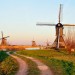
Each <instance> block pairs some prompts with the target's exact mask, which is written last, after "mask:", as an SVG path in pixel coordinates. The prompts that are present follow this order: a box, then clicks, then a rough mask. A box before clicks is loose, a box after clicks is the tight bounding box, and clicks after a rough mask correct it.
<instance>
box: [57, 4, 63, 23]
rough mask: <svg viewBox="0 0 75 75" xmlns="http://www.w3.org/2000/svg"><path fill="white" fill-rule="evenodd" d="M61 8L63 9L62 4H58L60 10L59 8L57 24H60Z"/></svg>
mask: <svg viewBox="0 0 75 75" xmlns="http://www.w3.org/2000/svg"><path fill="white" fill-rule="evenodd" d="M62 7H63V5H62V4H60V8H59V16H58V22H59V23H60V22H61V16H62Z"/></svg>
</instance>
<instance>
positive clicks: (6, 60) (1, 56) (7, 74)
mask: <svg viewBox="0 0 75 75" xmlns="http://www.w3.org/2000/svg"><path fill="white" fill-rule="evenodd" d="M17 70H18V65H17V62H16V60H15V59H13V58H12V57H10V56H9V55H7V54H6V52H5V51H0V75H14V74H15V73H16V72H17Z"/></svg>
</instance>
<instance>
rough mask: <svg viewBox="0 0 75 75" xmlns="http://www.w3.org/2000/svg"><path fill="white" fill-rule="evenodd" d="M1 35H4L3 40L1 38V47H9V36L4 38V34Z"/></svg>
mask: <svg viewBox="0 0 75 75" xmlns="http://www.w3.org/2000/svg"><path fill="white" fill-rule="evenodd" d="M1 34H2V38H0V40H1V45H2V46H6V45H8V44H7V38H8V37H9V36H6V37H4V36H3V32H1Z"/></svg>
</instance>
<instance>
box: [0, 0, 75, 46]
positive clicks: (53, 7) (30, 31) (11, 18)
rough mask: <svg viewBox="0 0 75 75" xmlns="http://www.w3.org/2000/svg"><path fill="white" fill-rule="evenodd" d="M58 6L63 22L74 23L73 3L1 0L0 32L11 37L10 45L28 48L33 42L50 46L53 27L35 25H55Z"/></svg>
mask: <svg viewBox="0 0 75 75" xmlns="http://www.w3.org/2000/svg"><path fill="white" fill-rule="evenodd" d="M60 4H63V9H62V20H61V21H62V23H67V24H68V23H69V24H75V0H0V31H3V33H4V36H10V37H9V38H7V41H8V43H9V44H17V45H31V41H32V40H33V39H34V40H35V41H36V43H37V44H43V43H46V42H47V40H48V41H49V42H50V43H52V42H53V41H54V39H55V37H56V36H55V27H51V26H42V27H41V26H36V23H37V22H43V23H44V22H45V23H58V13H59V5H60ZM0 37H1V34H0Z"/></svg>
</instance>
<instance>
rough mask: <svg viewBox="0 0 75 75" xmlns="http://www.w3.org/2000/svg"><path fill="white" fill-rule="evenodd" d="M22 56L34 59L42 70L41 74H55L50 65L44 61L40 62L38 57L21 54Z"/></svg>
mask: <svg viewBox="0 0 75 75" xmlns="http://www.w3.org/2000/svg"><path fill="white" fill-rule="evenodd" d="M18 55H20V54H18ZM20 56H23V57H26V58H28V59H31V60H32V61H34V62H35V63H36V64H37V66H38V68H39V70H40V71H41V75H53V73H52V71H51V70H50V69H49V67H48V66H46V65H45V64H43V63H42V62H40V61H39V60H38V59H35V58H33V57H28V56H24V55H20Z"/></svg>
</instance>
